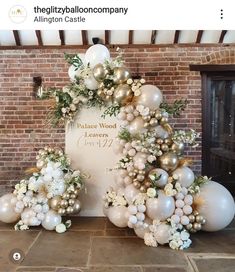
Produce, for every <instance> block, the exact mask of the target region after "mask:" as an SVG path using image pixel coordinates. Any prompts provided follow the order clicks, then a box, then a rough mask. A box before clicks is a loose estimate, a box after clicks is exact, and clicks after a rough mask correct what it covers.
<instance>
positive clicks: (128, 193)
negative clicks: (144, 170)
mask: <svg viewBox="0 0 235 272" xmlns="http://www.w3.org/2000/svg"><path fill="white" fill-rule="evenodd" d="M138 194H139V190H138V189H136V188H135V186H134V185H133V184H130V185H128V186H126V188H125V192H124V196H125V199H126V200H127V202H128V203H129V204H131V203H132V202H133V200H134V197H135V196H136V195H138Z"/></svg>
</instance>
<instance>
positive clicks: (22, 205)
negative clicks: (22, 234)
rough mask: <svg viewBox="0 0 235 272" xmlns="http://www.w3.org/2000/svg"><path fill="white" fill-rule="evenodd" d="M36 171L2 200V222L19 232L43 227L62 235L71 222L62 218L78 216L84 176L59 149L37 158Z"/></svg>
mask: <svg viewBox="0 0 235 272" xmlns="http://www.w3.org/2000/svg"><path fill="white" fill-rule="evenodd" d="M36 159H37V164H36V167H35V168H30V169H28V170H27V173H28V177H27V178H26V179H23V180H21V181H20V182H19V183H18V184H16V185H15V190H14V191H13V193H9V194H6V195H4V196H2V197H1V198H0V221H2V222H5V223H14V222H16V221H18V220H19V221H18V223H17V224H16V225H15V229H16V230H26V229H29V227H30V226H39V225H42V226H43V227H44V228H45V229H47V230H54V229H55V230H56V231H57V232H59V233H61V232H64V231H66V229H67V228H69V227H70V225H71V221H70V220H68V221H67V222H65V223H62V216H64V215H71V214H76V213H79V212H80V210H81V203H80V201H79V200H78V194H79V192H80V190H81V189H82V188H83V175H82V174H81V172H80V171H78V170H77V171H73V170H72V169H71V168H70V161H69V159H68V158H67V157H66V155H65V154H64V153H63V151H61V150H60V149H53V148H50V147H45V148H44V149H41V150H40V151H39V153H38V155H37V157H36Z"/></svg>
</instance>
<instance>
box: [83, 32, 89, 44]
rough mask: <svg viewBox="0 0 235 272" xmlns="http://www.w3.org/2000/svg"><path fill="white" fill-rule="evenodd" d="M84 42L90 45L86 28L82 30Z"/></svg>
mask: <svg viewBox="0 0 235 272" xmlns="http://www.w3.org/2000/svg"><path fill="white" fill-rule="evenodd" d="M82 44H83V45H88V39H87V31H86V30H82Z"/></svg>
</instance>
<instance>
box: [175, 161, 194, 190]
mask: <svg viewBox="0 0 235 272" xmlns="http://www.w3.org/2000/svg"><path fill="white" fill-rule="evenodd" d="M172 175H177V176H178V180H177V182H179V183H180V184H181V185H182V186H184V187H186V188H188V187H189V186H191V185H192V183H193V182H194V179H195V176H194V173H193V171H192V170H191V169H190V168H188V167H187V166H181V167H178V168H177V169H176V170H175V171H174V172H173V173H172Z"/></svg>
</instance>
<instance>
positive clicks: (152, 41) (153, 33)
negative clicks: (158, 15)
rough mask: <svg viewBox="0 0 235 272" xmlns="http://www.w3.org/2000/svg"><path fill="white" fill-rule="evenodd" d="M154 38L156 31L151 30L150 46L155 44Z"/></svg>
mask: <svg viewBox="0 0 235 272" xmlns="http://www.w3.org/2000/svg"><path fill="white" fill-rule="evenodd" d="M156 37H157V30H152V35H151V44H155V41H156Z"/></svg>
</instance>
